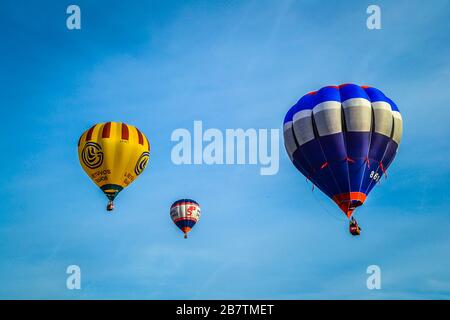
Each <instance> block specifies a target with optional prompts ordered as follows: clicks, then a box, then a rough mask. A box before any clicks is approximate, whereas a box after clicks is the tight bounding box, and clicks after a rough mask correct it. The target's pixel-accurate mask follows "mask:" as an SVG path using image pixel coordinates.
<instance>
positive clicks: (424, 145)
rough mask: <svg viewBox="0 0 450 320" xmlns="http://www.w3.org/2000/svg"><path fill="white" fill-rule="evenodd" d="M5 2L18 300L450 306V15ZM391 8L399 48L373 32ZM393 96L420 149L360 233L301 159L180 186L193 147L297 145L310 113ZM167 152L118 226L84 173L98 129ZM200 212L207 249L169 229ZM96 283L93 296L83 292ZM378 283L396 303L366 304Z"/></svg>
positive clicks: (8, 215)
mask: <svg viewBox="0 0 450 320" xmlns="http://www.w3.org/2000/svg"><path fill="white" fill-rule="evenodd" d="M74 3H75V4H78V5H79V6H80V7H81V10H82V29H81V30H76V31H69V30H67V28H66V25H65V20H66V17H67V16H66V13H65V11H66V8H67V6H68V5H70V4H72V2H70V3H69V2H64V1H58V3H56V2H55V1H2V3H1V4H0V36H1V39H2V41H1V42H0V52H1V59H0V70H1V72H0V93H1V97H2V105H1V108H0V115H1V118H2V119H3V121H2V125H1V126H0V133H1V136H2V137H3V138H2V139H1V144H2V150H3V153H2V154H3V157H1V158H0V165H1V168H2V179H1V181H0V192H1V194H2V203H1V206H0V239H1V240H0V298H3V299H5V298H43V299H50V298H57V299H108V298H112V299H116V298H130V299H201V298H202V299H214V298H237V299H240V298H268V299H310V298H320V299H340V298H343V299H352V298H361V299H378V298H387V299H394V298H399V299H406V298H412V299H417V298H425V299H431V298H437V299H448V298H450V272H449V270H450V238H449V234H450V217H449V213H450V204H449V200H448V199H449V193H450V192H449V191H450V187H449V183H450V163H449V161H448V159H449V158H450V148H449V146H450V143H449V142H448V137H449V136H450V126H449V125H448V119H449V117H450V111H449V108H448V106H447V104H448V103H449V93H448V92H449V91H448V88H447V86H448V85H449V84H450V65H449V62H448V57H449V54H450V52H449V51H450V50H449V49H450V41H449V40H450V39H449V38H450V36H449V34H450V23H449V20H448V14H449V12H450V3H449V2H448V1H445V0H443V1H439V0H435V1H433V2H432V3H431V4H428V5H424V4H423V2H421V1H377V2H376V3H372V2H365V1H323V3H322V4H321V3H319V2H318V1H260V0H258V1H159V2H156V1H155V2H153V1H152V2H150V1H145V2H144V1H126V2H123V1H95V2H93V1H76V2H74ZM369 4H378V5H380V7H381V10H382V29H381V30H374V31H371V30H368V29H367V28H366V19H367V14H366V8H367V6H368V5H369ZM346 82H354V83H357V84H368V85H373V86H375V87H377V88H379V89H381V90H383V91H384V92H385V93H386V94H387V95H388V96H389V97H391V98H392V99H393V100H394V101H396V103H397V105H398V106H399V108H400V110H401V112H402V115H403V120H404V137H403V141H402V145H401V147H400V151H399V154H398V156H397V158H396V161H395V162H394V164H393V165H392V166H391V168H390V170H389V178H388V179H387V180H386V181H384V180H383V182H382V184H381V185H380V186H377V187H376V188H375V189H374V190H373V191H372V193H371V194H370V197H369V198H368V200H367V201H366V203H365V205H364V206H363V207H361V208H359V209H358V210H357V213H356V217H357V218H358V220H359V222H360V223H361V225H362V227H363V236H362V237H360V238H357V239H355V238H352V237H351V236H350V235H349V234H348V232H347V222H346V220H345V219H344V217H343V216H342V214H341V213H340V212H339V210H338V209H337V208H336V207H335V206H334V204H333V203H332V202H331V201H330V200H329V199H328V198H326V197H325V196H324V195H322V194H321V193H320V192H319V191H318V190H316V191H314V192H311V188H310V186H309V185H307V184H306V182H305V179H304V177H303V176H302V175H301V174H300V173H298V172H297V171H296V169H295V168H294V167H293V166H292V164H291V163H290V161H289V159H288V157H287V155H286V154H285V151H284V147H283V143H282V140H281V138H280V170H279V173H278V174H277V175H274V176H260V175H259V167H257V166H251V165H247V166H237V165H235V166H232V165H229V166H226V165H222V166H220V165H218V166H206V165H202V166H194V165H191V166H189V165H186V166H176V165H174V164H172V162H171V159H170V151H171V148H172V147H173V146H174V143H173V142H171V141H170V135H171V133H172V131H173V130H175V129H177V128H188V129H190V130H192V127H193V121H194V120H202V121H203V126H204V127H205V128H219V129H221V130H224V129H226V128H279V129H281V127H282V122H283V118H284V115H285V113H286V111H287V110H288V109H289V107H290V106H291V105H292V104H294V103H295V102H296V101H297V99H298V98H299V97H301V96H302V95H303V94H304V93H306V92H308V91H311V90H314V89H318V88H320V87H322V86H324V85H329V84H340V83H346ZM104 121H123V122H126V123H129V124H132V125H135V126H137V127H138V128H139V129H141V130H142V131H143V132H144V133H145V134H146V135H147V137H148V138H149V140H150V143H151V145H152V152H151V159H150V162H149V166H148V167H147V169H146V171H145V172H144V174H143V175H142V176H141V177H140V178H139V179H138V180H136V181H135V183H133V184H132V185H131V186H130V187H129V188H127V190H126V191H124V192H122V193H121V194H120V195H119V197H118V199H117V200H118V201H117V204H116V211H115V214H113V215H108V214H106V212H105V210H104V206H105V202H106V200H105V197H104V196H103V195H102V193H101V191H99V190H98V189H97V188H96V187H95V185H94V184H93V183H92V182H91V181H90V180H89V179H88V177H87V176H86V175H85V173H84V172H83V171H82V169H81V166H80V165H79V163H78V157H77V149H76V143H77V139H78V137H79V135H80V134H81V133H82V132H83V131H84V130H86V129H87V128H89V127H90V126H91V125H92V124H94V123H98V122H104ZM184 197H190V198H193V199H196V200H197V201H198V202H199V203H200V204H201V206H202V209H203V215H202V220H201V221H200V223H199V224H198V225H197V226H196V227H195V229H194V230H193V231H192V233H191V237H190V238H189V239H188V240H184V239H183V238H182V234H181V233H180V232H179V231H178V230H177V229H176V227H175V226H174V225H173V224H172V222H171V221H170V218H169V213H168V211H169V207H170V204H171V203H172V202H173V201H174V200H176V199H178V198H184ZM71 264H76V265H79V266H80V268H81V271H82V290H78V291H77V290H73V291H70V290H67V289H66V277H67V275H66V273H65V270H66V268H67V266H68V265H71ZM371 264H377V265H379V266H380V267H381V271H382V289H381V290H374V291H370V290H368V289H367V288H366V278H367V276H368V275H367V274H366V268H367V266H369V265H371Z"/></svg>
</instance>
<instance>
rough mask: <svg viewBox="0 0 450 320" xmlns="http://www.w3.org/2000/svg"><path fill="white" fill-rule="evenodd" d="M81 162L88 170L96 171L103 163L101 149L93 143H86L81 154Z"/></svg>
mask: <svg viewBox="0 0 450 320" xmlns="http://www.w3.org/2000/svg"><path fill="white" fill-rule="evenodd" d="M81 160H82V161H83V163H84V165H85V166H86V167H88V168H89V169H97V168H98V167H100V166H101V165H102V163H103V151H102V147H101V146H100V145H99V144H98V143H95V142H87V143H86V144H85V146H84V148H83V151H82V152H81Z"/></svg>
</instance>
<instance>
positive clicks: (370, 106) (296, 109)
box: [283, 84, 403, 219]
mask: <svg viewBox="0 0 450 320" xmlns="http://www.w3.org/2000/svg"><path fill="white" fill-rule="evenodd" d="M283 130H284V144H285V147H286V150H287V153H288V155H289V158H290V159H291V161H292V162H293V164H294V166H295V167H296V168H297V169H298V170H299V171H300V172H301V173H302V174H303V175H304V176H306V178H307V180H309V181H311V182H312V183H313V184H314V185H315V186H317V187H318V188H319V189H320V190H321V191H322V192H323V193H325V194H326V195H327V196H328V197H330V198H331V199H332V200H333V201H334V202H335V203H336V204H337V205H338V206H339V208H340V209H341V210H342V211H343V212H344V213H345V215H346V216H347V217H348V218H349V219H350V217H351V216H352V214H353V211H354V210H355V209H356V208H357V207H359V206H361V205H362V204H363V203H364V201H365V200H366V198H367V196H368V194H369V193H370V191H371V190H372V189H373V187H374V186H375V185H376V184H377V182H379V181H380V178H381V177H382V176H383V175H386V176H387V173H386V170H387V169H388V168H389V166H390V165H391V163H392V161H393V160H394V158H395V156H396V154H397V150H398V147H399V144H400V140H401V137H402V132H403V128H402V116H401V114H400V112H399V110H398V108H397V105H396V104H395V103H394V102H393V101H392V100H391V99H389V98H388V97H386V96H385V95H384V94H383V92H381V91H380V90H378V89H376V88H373V87H368V86H358V85H355V84H343V85H340V86H328V87H324V88H322V89H320V90H318V91H313V92H310V93H308V94H306V95H304V96H303V97H302V98H301V99H300V100H299V101H298V102H297V103H296V104H295V105H294V106H293V107H292V108H291V109H290V110H289V111H288V113H287V114H286V117H285V119H284V128H283Z"/></svg>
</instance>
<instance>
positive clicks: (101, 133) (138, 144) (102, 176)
mask: <svg viewBox="0 0 450 320" xmlns="http://www.w3.org/2000/svg"><path fill="white" fill-rule="evenodd" d="M149 154H150V144H149V142H148V140H147V138H146V137H145V135H144V134H143V133H142V132H141V131H139V130H138V129H137V128H136V127H133V126H130V125H127V124H125V123H120V122H106V123H99V124H96V125H94V126H93V127H91V128H90V129H89V130H87V131H85V132H84V133H83V134H82V135H81V137H80V140H79V141H78V158H79V160H80V164H81V166H82V167H83V170H84V171H85V172H86V174H87V175H88V176H89V178H91V180H92V181H94V183H95V184H96V185H97V186H98V187H99V188H100V189H102V191H103V192H104V193H105V195H106V196H107V197H108V199H109V202H108V206H107V207H106V209H107V210H108V211H111V210H113V209H114V204H113V200H114V198H115V197H116V196H117V194H118V193H119V192H120V191H122V190H123V189H124V188H126V187H127V186H128V185H129V184H130V183H132V182H133V181H134V180H135V179H136V178H137V177H138V176H139V175H140V174H141V173H142V172H143V171H144V169H145V167H146V166H147V163H148V160H149Z"/></svg>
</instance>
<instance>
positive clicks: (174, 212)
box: [170, 199, 200, 239]
mask: <svg viewBox="0 0 450 320" xmlns="http://www.w3.org/2000/svg"><path fill="white" fill-rule="evenodd" d="M170 217H171V218H172V221H173V222H174V223H175V224H176V225H177V227H178V228H180V230H181V231H183V233H184V238H185V239H187V234H188V232H189V231H191V229H192V228H193V227H194V226H195V224H196V223H197V222H198V221H199V220H200V205H199V204H198V203H197V202H195V201H194V200H191V199H181V200H177V201H175V202H174V203H173V204H172V206H171V207H170Z"/></svg>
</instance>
